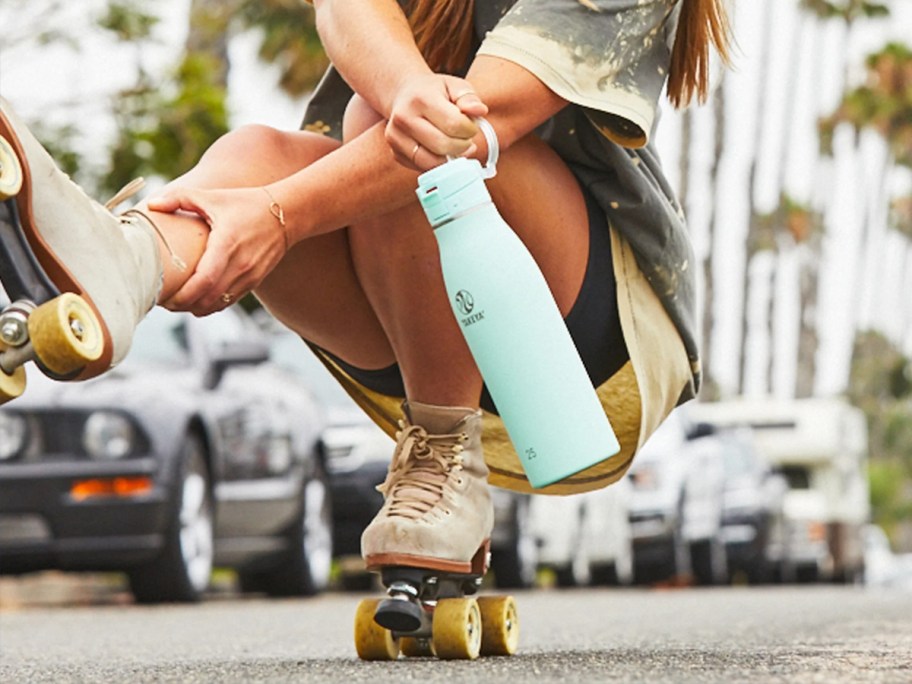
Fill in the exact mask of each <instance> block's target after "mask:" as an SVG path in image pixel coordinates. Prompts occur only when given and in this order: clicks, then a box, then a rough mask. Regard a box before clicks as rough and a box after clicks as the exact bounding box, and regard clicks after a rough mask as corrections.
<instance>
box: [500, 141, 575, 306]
mask: <svg viewBox="0 0 912 684" xmlns="http://www.w3.org/2000/svg"><path fill="white" fill-rule="evenodd" d="M488 188H489V190H490V192H491V196H492V197H493V199H494V203H495V204H496V205H497V208H498V210H499V211H500V213H501V215H502V216H503V217H504V219H505V220H506V222H507V223H508V224H509V225H510V226H511V227H512V228H513V230H514V231H516V233H517V234H518V235H519V237H520V238H521V239H522V241H523V243H524V244H525V245H526V247H527V248H528V249H529V251H530V252H531V253H532V256H534V257H535V260H536V262H537V263H538V265H539V267H540V268H541V270H542V273H543V274H544V276H545V279H546V280H547V281H548V285H549V287H550V288H551V292H552V293H553V294H554V298H555V300H556V301H557V304H558V307H559V308H560V310H561V313H562V314H564V315H565V316H566V315H567V313H568V312H569V311H570V309H571V307H572V306H573V303H574V302H575V301H576V298H577V295H578V294H579V291H580V288H581V286H582V282H583V277H584V275H585V273H586V265H587V260H588V254H589V214H588V210H587V206H586V200H585V198H584V195H583V192H582V189H581V188H580V185H579V182H578V181H577V179H576V177H575V176H574V175H573V173H572V172H571V171H570V169H569V168H568V167H567V165H566V164H565V163H564V161H563V160H562V159H561V158H560V157H559V156H558V155H557V153H556V152H555V151H554V150H553V149H551V148H550V147H549V146H548V145H547V144H545V143H544V142H542V141H541V140H540V139H538V138H537V137H535V136H531V135H530V136H527V137H526V138H524V139H523V140H521V141H519V142H517V143H516V144H514V145H513V146H512V147H511V148H510V149H509V150H507V151H506V152H505V153H504V154H503V155H502V157H501V160H500V162H499V163H498V165H497V175H496V176H495V177H494V178H493V179H491V180H489V181H488Z"/></svg>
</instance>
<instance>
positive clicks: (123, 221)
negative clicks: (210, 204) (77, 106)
mask: <svg viewBox="0 0 912 684" xmlns="http://www.w3.org/2000/svg"><path fill="white" fill-rule="evenodd" d="M121 197H123V196H122V195H121ZM161 277H162V264H161V257H160V256H159V248H158V242H157V237H156V229H155V227H154V225H152V224H151V221H149V220H148V219H147V218H146V217H144V216H142V215H139V214H138V213H137V212H126V213H125V214H124V216H122V217H117V216H115V215H114V214H113V213H111V211H110V210H109V208H107V207H104V206H102V205H100V204H99V203H97V202H95V201H94V200H92V199H90V198H89V197H88V196H87V195H86V194H85V193H84V192H83V191H82V189H80V188H79V186H77V185H76V184H75V183H73V182H72V181H71V180H70V179H69V177H68V176H67V175H66V174H65V173H63V172H62V171H61V170H60V169H59V168H58V167H57V165H56V164H55V163H54V161H53V159H51V157H50V155H48V153H47V152H46V151H45V150H44V148H43V147H41V145H40V144H39V143H38V141H37V140H36V139H35V137H34V136H33V135H32V134H31V132H30V131H29V130H28V128H26V126H25V125H24V124H23V123H22V122H21V121H20V120H19V119H18V117H17V116H16V115H15V113H14V112H13V111H12V109H11V108H10V106H9V104H8V103H7V102H6V101H5V100H3V99H0V282H2V285H3V289H4V290H5V292H6V295H7V297H8V298H9V300H10V301H11V302H12V303H11V304H10V305H9V306H7V307H6V308H5V309H4V310H3V311H2V312H0V403H3V402H5V401H9V400H10V399H13V398H15V397H16V396H18V395H19V394H21V393H22V391H23V390H24V389H25V371H24V368H23V367H22V366H23V364H24V363H25V362H27V361H29V360H32V361H35V363H36V365H37V366H38V367H39V368H40V369H41V371H42V372H43V373H45V374H46V375H48V376H50V377H53V378H56V379H59V380H82V379H86V378H90V377H93V376H95V375H99V374H100V373H102V372H104V371H106V370H108V369H109V368H110V367H111V366H113V365H114V364H116V363H117V362H118V361H120V360H121V359H122V358H123V357H124V356H125V355H126V353H127V351H128V350H129V347H130V343H131V341H132V337H133V330H134V329H135V327H136V325H137V324H138V323H139V321H140V320H141V319H142V318H143V317H144V316H145V314H146V312H147V311H148V310H149V309H150V308H151V307H152V306H153V305H154V304H155V301H156V298H157V296H158V292H159V290H160V287H161Z"/></svg>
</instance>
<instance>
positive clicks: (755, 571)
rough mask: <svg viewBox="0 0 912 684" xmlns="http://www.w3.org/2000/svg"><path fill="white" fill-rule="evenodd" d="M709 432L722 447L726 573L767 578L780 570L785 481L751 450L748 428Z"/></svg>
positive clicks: (753, 446)
mask: <svg viewBox="0 0 912 684" xmlns="http://www.w3.org/2000/svg"><path fill="white" fill-rule="evenodd" d="M705 429H706V428H705V427H704V430H705ZM711 433H714V434H716V437H717V439H718V440H719V441H720V442H721V443H722V445H723V447H724V448H723V451H722V454H723V463H724V468H725V480H724V486H723V494H722V529H721V535H722V541H723V542H724V543H725V551H726V557H727V560H728V572H729V574H730V575H731V576H733V577H734V576H736V575H738V574H741V575H743V577H744V578H745V579H746V580H747V581H748V582H749V583H751V584H759V583H762V582H768V581H770V580H772V579H773V578H774V577H777V576H779V575H780V574H781V552H780V551H779V549H781V547H782V545H783V543H784V540H785V534H786V526H785V517H784V513H785V511H784V501H785V493H786V491H787V490H788V484H787V483H786V480H785V478H784V477H782V476H781V475H779V474H777V473H776V472H774V470H773V467H772V464H771V463H770V461H769V459H767V458H766V457H765V456H764V455H763V454H762V453H761V452H760V451H759V450H758V449H757V447H756V444H755V442H754V439H753V435H752V433H751V432H750V431H749V430H744V429H740V430H723V431H716V430H715V429H712V430H711Z"/></svg>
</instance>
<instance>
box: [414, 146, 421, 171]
mask: <svg viewBox="0 0 912 684" xmlns="http://www.w3.org/2000/svg"><path fill="white" fill-rule="evenodd" d="M420 149H421V143H415V149H414V150H412V164H415V166H417V163H416V162H415V158H416V157H417V156H418V150H420Z"/></svg>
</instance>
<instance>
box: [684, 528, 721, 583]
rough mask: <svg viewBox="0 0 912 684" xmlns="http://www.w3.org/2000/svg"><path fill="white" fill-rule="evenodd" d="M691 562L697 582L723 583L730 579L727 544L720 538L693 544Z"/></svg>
mask: <svg viewBox="0 0 912 684" xmlns="http://www.w3.org/2000/svg"><path fill="white" fill-rule="evenodd" d="M690 563H691V566H692V569H693V575H694V579H695V580H696V582H697V584H703V585H710V584H723V583H725V581H726V580H727V579H728V562H727V555H726V553H725V545H724V544H723V543H722V542H721V541H719V540H718V539H715V538H713V539H705V540H703V541H701V542H697V543H695V544H691V547H690Z"/></svg>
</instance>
